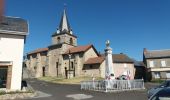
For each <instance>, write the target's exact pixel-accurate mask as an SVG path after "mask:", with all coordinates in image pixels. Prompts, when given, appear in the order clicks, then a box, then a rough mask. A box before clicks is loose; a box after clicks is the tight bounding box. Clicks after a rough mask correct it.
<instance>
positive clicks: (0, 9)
mask: <svg viewBox="0 0 170 100" xmlns="http://www.w3.org/2000/svg"><path fill="white" fill-rule="evenodd" d="M3 14H4V0H0V22H1V21H2V19H3Z"/></svg>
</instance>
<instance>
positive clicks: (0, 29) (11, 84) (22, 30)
mask: <svg viewBox="0 0 170 100" xmlns="http://www.w3.org/2000/svg"><path fill="white" fill-rule="evenodd" d="M26 35H28V23H27V21H26V20H24V19H22V18H18V17H5V16H3V18H2V21H1V23H0V81H1V84H0V88H6V89H8V90H20V89H21V78H22V61H23V50H24V43H25V38H26Z"/></svg>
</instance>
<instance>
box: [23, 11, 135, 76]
mask: <svg viewBox="0 0 170 100" xmlns="http://www.w3.org/2000/svg"><path fill="white" fill-rule="evenodd" d="M51 37H52V44H51V45H49V46H48V47H47V48H40V49H37V50H34V51H32V52H29V53H27V59H26V61H25V66H26V67H27V69H28V71H29V74H30V75H31V76H32V77H42V76H59V77H60V76H62V77H67V78H70V77H75V76H91V75H94V76H98V77H105V67H104V66H105V63H104V60H105V59H104V56H102V55H100V54H99V53H98V52H97V50H96V49H95V47H94V46H93V45H91V44H89V45H84V46H79V45H78V44H77V36H75V35H74V33H73V31H72V29H71V27H70V24H69V22H68V18H67V15H66V10H65V9H64V11H63V14H62V18H61V21H60V24H59V27H58V29H57V31H56V32H54V33H53V34H52V36H51ZM118 56H120V57H118ZM113 57H114V55H113ZM113 59H114V58H113ZM114 60H116V61H117V60H118V61H121V62H118V63H121V64H123V65H124V64H126V63H128V67H129V68H130V69H131V70H132V71H131V72H132V76H134V73H135V70H134V64H133V61H132V60H131V59H130V58H129V57H128V56H126V55H125V54H117V57H116V59H114ZM113 63H114V61H113ZM116 63H117V62H116ZM126 69H127V68H126ZM122 73H123V72H122Z"/></svg>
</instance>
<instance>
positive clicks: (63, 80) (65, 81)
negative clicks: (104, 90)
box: [38, 76, 103, 84]
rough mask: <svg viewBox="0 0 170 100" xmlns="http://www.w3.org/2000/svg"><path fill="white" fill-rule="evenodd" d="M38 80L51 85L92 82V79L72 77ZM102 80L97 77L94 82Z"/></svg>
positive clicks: (42, 78)
mask: <svg viewBox="0 0 170 100" xmlns="http://www.w3.org/2000/svg"><path fill="white" fill-rule="evenodd" d="M38 79H39V80H43V81H47V82H52V83H59V84H80V82H81V81H87V80H92V77H74V78H71V79H66V78H62V77H61V78H58V77H50V76H48V77H41V78H38ZM102 79H103V78H100V77H97V78H95V80H102Z"/></svg>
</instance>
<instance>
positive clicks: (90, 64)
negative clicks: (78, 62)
mask: <svg viewBox="0 0 170 100" xmlns="http://www.w3.org/2000/svg"><path fill="white" fill-rule="evenodd" d="M112 58H113V72H114V76H115V77H116V78H117V77H119V76H121V75H126V76H127V75H128V76H129V78H130V79H134V76H135V67H134V62H133V60H132V59H131V58H130V57H128V56H127V55H126V54H122V53H121V54H113V55H112ZM83 70H84V73H85V75H90V74H93V75H94V76H100V77H103V78H104V77H105V57H104V55H101V56H99V57H94V58H89V59H88V60H87V61H86V62H85V63H84V67H83Z"/></svg>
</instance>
